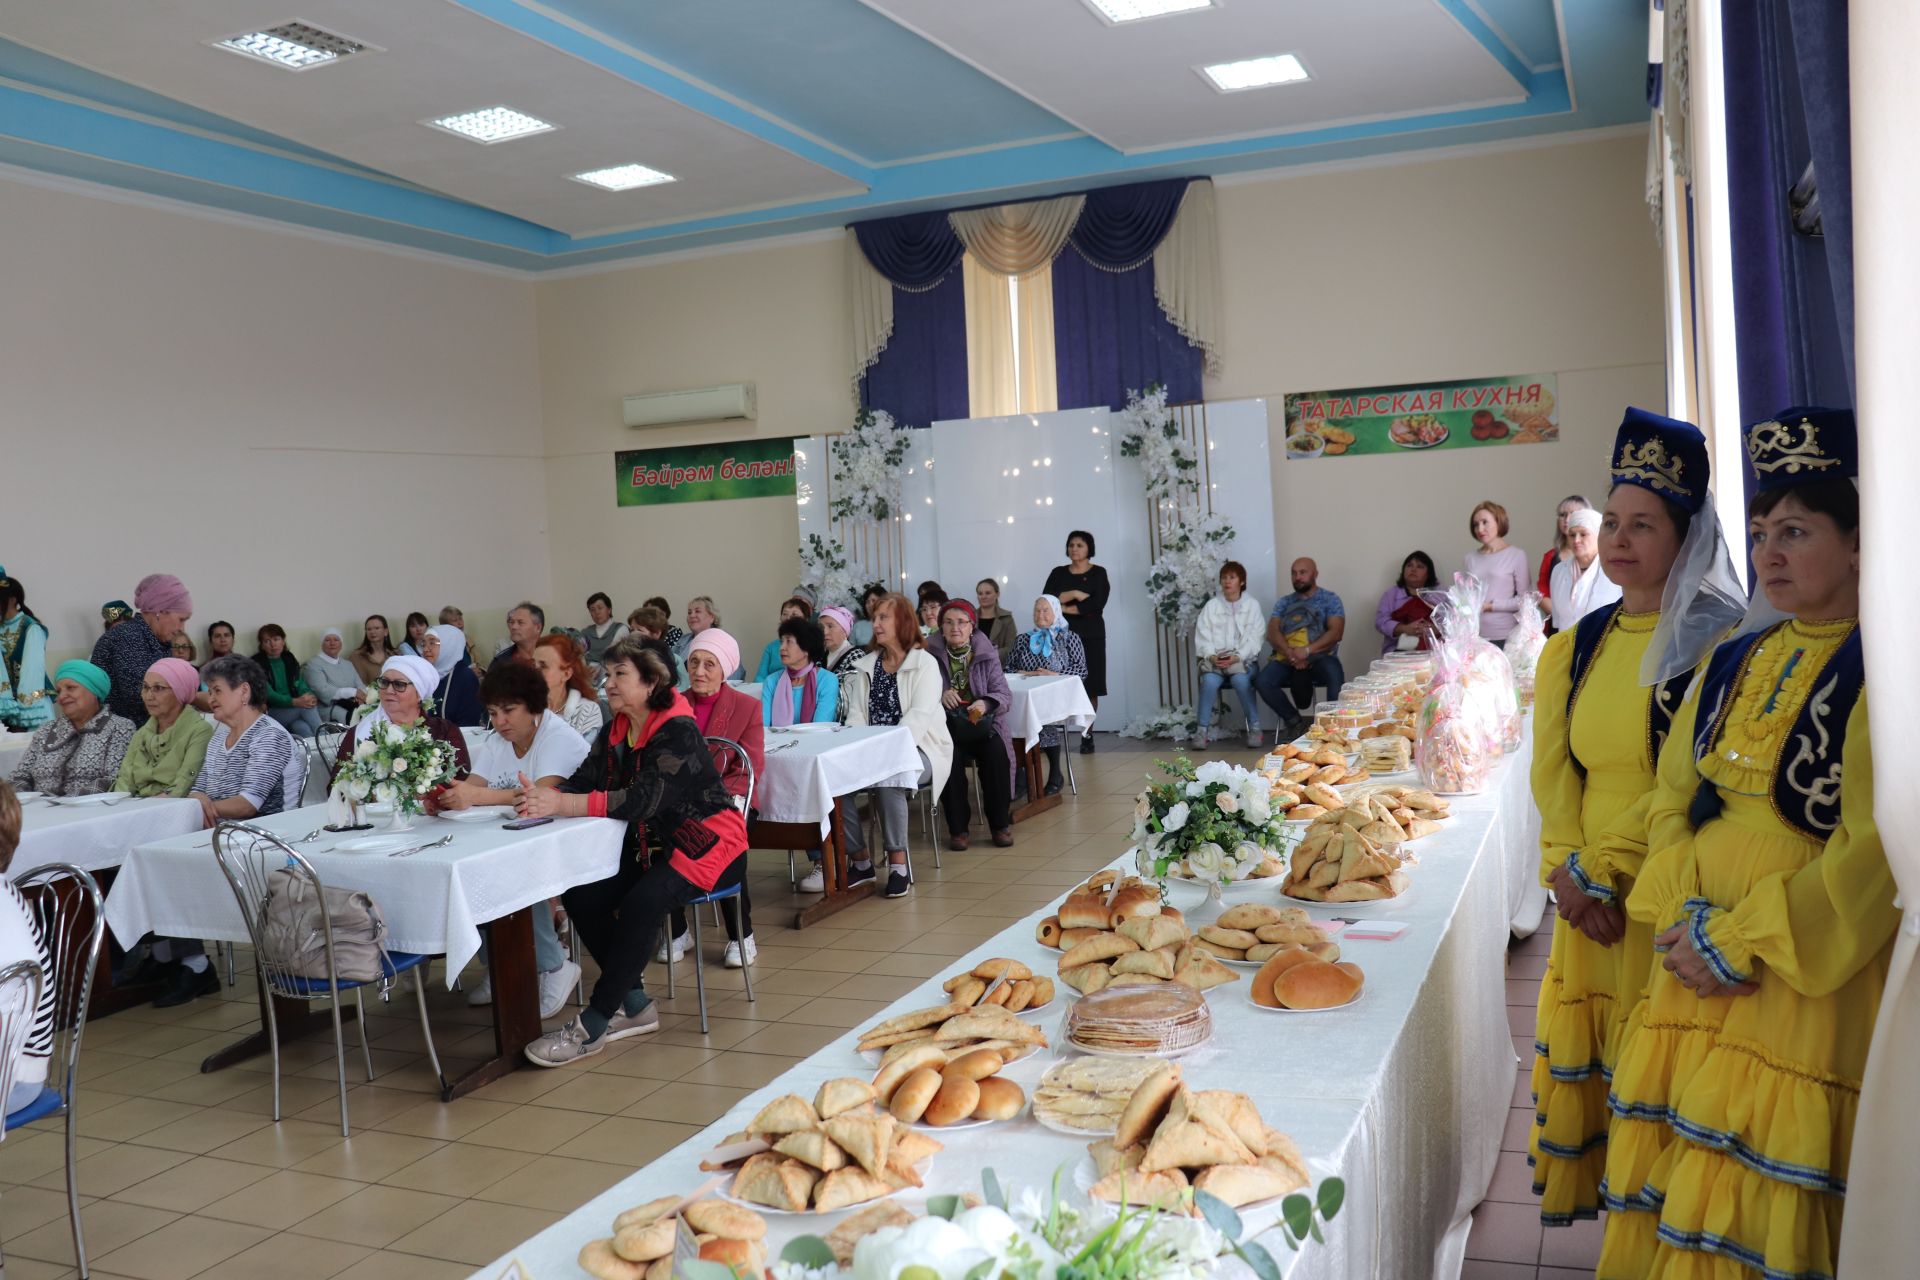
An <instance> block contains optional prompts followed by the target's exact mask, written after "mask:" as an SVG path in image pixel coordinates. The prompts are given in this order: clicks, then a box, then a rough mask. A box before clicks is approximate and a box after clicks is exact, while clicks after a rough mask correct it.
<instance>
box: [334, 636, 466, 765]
mask: <svg viewBox="0 0 1920 1280" xmlns="http://www.w3.org/2000/svg"><path fill="white" fill-rule="evenodd" d="M435 675H436V673H435V671H434V668H433V664H432V663H431V662H428V661H427V660H426V659H425V658H409V657H407V656H406V655H405V654H400V655H398V656H397V657H392V658H388V659H387V661H386V665H385V666H383V667H381V668H380V678H379V679H378V680H376V681H375V682H374V687H375V688H377V689H378V690H379V692H380V705H379V706H377V707H375V708H374V709H373V710H371V711H369V712H367V713H366V714H365V715H363V716H361V717H360V718H359V719H358V720H356V721H355V722H354V725H353V732H352V733H348V734H342V735H341V737H340V751H339V754H338V756H337V758H336V764H345V763H346V762H347V759H348V758H349V757H350V756H352V755H353V749H354V747H355V746H357V745H359V744H360V743H361V742H364V741H365V740H366V737H367V735H368V734H370V733H372V732H373V730H374V726H375V725H377V724H379V723H380V722H381V721H383V720H390V721H392V722H393V723H394V724H397V725H399V726H400V727H401V728H403V729H405V728H410V727H411V726H413V725H416V724H419V725H425V726H426V730H427V732H428V733H430V734H432V735H433V736H434V737H435V738H437V739H439V740H440V741H441V742H444V743H446V744H447V745H448V746H450V747H452V748H453V755H454V760H455V763H456V764H457V765H458V767H459V776H460V777H463V778H464V777H466V776H467V774H469V773H471V772H472V771H473V761H472V760H471V759H469V758H468V756H467V739H466V735H464V734H462V733H461V732H460V730H459V729H458V728H457V727H456V726H455V725H454V724H453V722H452V721H450V720H448V719H446V718H445V717H443V716H438V715H434V714H431V713H430V712H429V711H428V710H427V706H426V700H427V699H429V698H431V697H432V696H433V695H432V694H431V693H429V692H425V691H426V690H430V689H432V688H433V687H434V678H435Z"/></svg>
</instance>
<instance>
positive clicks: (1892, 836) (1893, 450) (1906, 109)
mask: <svg viewBox="0 0 1920 1280" xmlns="http://www.w3.org/2000/svg"><path fill="white" fill-rule="evenodd" d="M1847 28H1848V33H1847V39H1848V45H1849V54H1848V57H1849V61H1850V63H1851V66H1850V71H1849V76H1850V81H1851V94H1852V108H1853V124H1852V129H1853V155H1854V164H1853V262H1854V271H1853V282H1854V283H1853V287H1854V298H1853V316H1854V321H1853V331H1854V352H1855V365H1854V379H1855V384H1856V386H1855V406H1856V413H1857V415H1858V417H1859V422H1860V450H1861V458H1860V545H1861V557H1860V614H1861V618H1860V622H1861V631H1862V633H1863V634H1864V635H1865V636H1866V642H1867V651H1866V659H1867V696H1868V698H1869V700H1870V706H1871V708H1872V712H1873V754H1874V758H1875V759H1877V760H1881V761H1884V762H1886V764H1884V765H1883V770H1884V775H1883V776H1880V777H1878V778H1876V779H1875V781H1876V782H1877V783H1878V784H1879V785H1877V786H1875V788H1874V818H1875V820H1876V821H1877V823H1878V824H1879V827H1880V838H1881V840H1883V841H1884V842H1885V844H1886V851H1887V862H1888V863H1889V864H1890V865H1891V866H1892V868H1893V875H1894V880H1895V882H1896V883H1897V884H1898V885H1899V888H1900V902H1901V904H1902V905H1903V906H1904V907H1905V908H1906V917H1905V920H1904V922H1903V924H1902V926H1901V928H1900V931H1899V933H1897V934H1896V935H1895V936H1894V944H1893V964H1892V967H1891V969H1890V970H1889V972H1888V974H1887V986H1886V993H1885V995H1883V996H1882V998H1881V1001H1880V1015H1879V1018H1878V1020H1877V1021H1876V1022H1875V1024H1874V1028H1873V1052H1872V1055H1871V1056H1870V1057H1869V1058H1868V1059H1867V1074H1866V1079H1865V1081H1864V1082H1863V1084H1862V1087H1861V1090H1860V1109H1859V1120H1858V1122H1857V1123H1856V1124H1855V1126H1854V1131H1853V1160H1852V1164H1851V1165H1850V1166H1849V1168H1848V1170H1847V1210H1846V1217H1845V1219H1844V1221H1843V1223H1842V1226H1841V1232H1840V1266H1839V1274H1840V1276H1841V1277H1842V1278H1843V1280H1853V1278H1854V1277H1862V1278H1872V1280H1878V1277H1881V1276H1903V1275H1912V1274H1913V1272H1914V1266H1915V1263H1914V1259H1916V1258H1920V1214H1915V1213H1914V1211H1913V1185H1912V1184H1913V1170H1914V1152H1915V1151H1916V1150H1920V1110H1916V1108H1915V1107H1914V1105H1913V1098H1914V1089H1913V1078H1914V1069H1915V1066H1916V1064H1920V792H1916V791H1915V789H1914V788H1913V787H1912V786H1910V785H1907V779H1906V777H1905V776H1904V775H1905V773H1906V770H1907V766H1908V765H1909V764H1911V762H1913V761H1914V760H1920V721H1917V720H1916V719H1915V718H1914V717H1913V715H1912V714H1911V708H1912V707H1914V706H1915V705H1916V704H1917V703H1920V672H1916V671H1914V670H1913V669H1912V668H1911V666H1910V665H1909V663H1908V659H1907V657H1906V655H1907V653H1908V651H1909V648H1910V645H1909V643H1908V642H1909V641H1910V639H1911V637H1912V636H1913V635H1914V633H1915V631H1916V629H1920V607H1916V606H1915V604H1914V599H1913V593H1912V586H1911V573H1910V572H1909V571H1908V569H1907V568H1906V567H1905V565H1904V563H1903V561H1904V558H1905V555H1904V548H1905V547H1906V546H1907V544H1909V543H1910V542H1911V540H1912V539H1911V535H1910V533H1909V532H1908V529H1907V525H1908V524H1909V520H1908V516H1907V512H1908V510H1909V508H1910V507H1911V506H1912V503H1913V477H1914V476H1915V475H1916V474H1920V445H1916V442H1915V440H1914V438H1913V436H1912V434H1911V431H1910V428H1909V427H1908V425H1907V423H1908V420H1909V419H1910V417H1911V412H1912V411H1911V404H1910V402H1911V400H1912V387H1911V383H1912V368H1913V351H1914V349H1915V348H1916V346H1920V321H1917V320H1916V317H1915V314H1914V309H1913V299H1914V297H1915V296H1916V294H1920V244H1917V243H1916V241H1915V238H1914V223H1913V210H1914V209H1915V208H1916V207H1920V171H1916V169H1915V168H1914V166H1913V165H1912V164H1911V163H1910V162H1908V161H1905V160H1902V159H1901V157H1902V156H1910V155H1911V154H1912V150H1913V105H1912V104H1913V97H1912V87H1911V82H1912V74H1913V68H1912V62H1913V55H1914V52H1915V51H1916V50H1920V6H1916V5H1914V3H1913V0H1852V3H1851V5H1850V6H1849V8H1848V10H1847Z"/></svg>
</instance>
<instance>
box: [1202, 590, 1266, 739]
mask: <svg viewBox="0 0 1920 1280" xmlns="http://www.w3.org/2000/svg"><path fill="white" fill-rule="evenodd" d="M1246 591H1247V570H1246V567H1245V566H1244V565H1242V564H1241V563H1240V562H1239V561H1238V560H1229V561H1227V562H1226V563H1225V564H1223V565H1221V566H1220V594H1219V595H1217V596H1215V597H1214V598H1213V599H1211V600H1209V601H1207V603H1206V604H1205V605H1204V606H1202V607H1201V610H1200V618H1199V621H1197V622H1196V623H1194V627H1193V652H1194V656H1195V658H1196V659H1197V660H1198V661H1199V663H1200V697H1199V699H1198V702H1197V705H1196V706H1195V708H1194V709H1195V711H1196V712H1197V713H1198V715H1199V717H1200V735H1199V738H1198V742H1199V745H1201V746H1203V747H1204V746H1205V745H1207V743H1208V742H1209V741H1211V740H1213V739H1214V738H1215V737H1216V736H1217V735H1216V734H1214V732H1213V706H1214V703H1215V702H1216V701H1218V699H1219V697H1220V686H1222V685H1224V684H1231V685H1232V686H1233V691H1234V693H1236V694H1237V695H1239V698H1240V708H1241V710H1242V711H1243V712H1244V713H1245V714H1246V718H1247V745H1248V746H1249V747H1258V746H1259V745H1260V705H1259V704H1258V703H1257V702H1255V701H1254V698H1253V671H1254V664H1255V661H1256V660H1257V659H1258V658H1259V656H1260V650H1261V648H1262V647H1263V646H1264V645H1265V644H1266V614H1265V612H1263V611H1262V610H1261V608H1260V602H1259V601H1258V600H1255V599H1254V598H1253V597H1252V596H1250V595H1248V594H1247V593H1246Z"/></svg>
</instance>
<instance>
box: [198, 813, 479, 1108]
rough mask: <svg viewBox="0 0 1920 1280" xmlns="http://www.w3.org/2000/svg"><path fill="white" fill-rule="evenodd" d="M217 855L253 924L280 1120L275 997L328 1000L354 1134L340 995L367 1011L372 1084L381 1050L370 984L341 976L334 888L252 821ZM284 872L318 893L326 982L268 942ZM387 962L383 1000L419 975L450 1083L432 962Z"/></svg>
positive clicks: (228, 832)
mask: <svg viewBox="0 0 1920 1280" xmlns="http://www.w3.org/2000/svg"><path fill="white" fill-rule="evenodd" d="M213 856H214V859H215V861H217V862H218V863H219V864H220V870H221V871H222V872H223V873H224V874H225V875H226V877H227V886H228V887H229V888H231V889H232V890H233V897H234V901H235V902H237V903H238V904H239V906H240V914H241V916H242V917H243V918H244V919H245V920H246V922H247V935H248V936H249V937H250V938H252V939H253V966H254V973H255V975H256V977H257V978H258V980H259V983H260V992H261V995H262V997H263V999H262V1001H261V1003H262V1006H263V1007H264V1008H265V1010H266V1021H267V1043H268V1046H269V1047H270V1048H271V1050H272V1052H273V1118H274V1119H275V1120H276V1121H278V1120H279V1119H280V1027H279V1023H278V1020H277V1018H276V1016H275V1014H274V1002H273V999H272V997H274V996H284V997H286V998H288V999H290V1000H305V1001H308V1002H310V1003H311V1002H312V1001H315V1000H325V1001H327V1002H328V1007H329V1008H330V1009H331V1010H332V1013H333V1058H334V1064H335V1066H336V1067H337V1069H338V1076H339V1081H340V1134H341V1136H342V1137H350V1136H352V1134H351V1130H350V1129H349V1128H348V1124H347V1049H346V1041H345V1039H344V1037H343V1036H342V1034H341V1030H340V998H339V997H340V995H341V994H342V993H344V992H347V991H351V992H353V1000H354V1006H355V1008H356V1009H357V1010H358V1011H359V1017H358V1022H359V1024H360V1052H361V1054H362V1055H363V1056H364V1057H365V1058H366V1063H367V1079H368V1080H372V1079H373V1047H372V1046H371V1045H370V1044H368V1042H367V1006H366V1002H365V1000H364V999H362V997H361V991H362V990H363V989H364V988H365V987H366V986H367V985H368V984H367V983H366V982H363V981H357V980H355V979H352V978H341V977H340V976H339V968H338V966H337V965H336V963H335V961H334V956H333V919H332V916H331V915H330V914H329V913H328V911H327V900H326V887H325V886H324V885H323V884H322V883H321V881H320V876H319V873H318V872H316V871H315V870H314V869H313V865H312V864H311V863H309V862H308V861H307V860H306V859H305V858H303V857H301V856H300V854H299V853H297V852H295V851H294V850H293V848H291V847H290V846H289V845H287V844H286V843H285V842H284V841H282V840H281V839H280V838H279V837H277V836H275V835H273V834H272V833H271V832H268V831H263V830H261V829H260V828H259V827H255V826H250V825H248V824H247V823H244V822H223V823H221V824H220V825H219V826H217V827H215V828H214V829H213ZM282 871H284V872H286V873H288V874H289V875H291V876H293V877H295V878H297V879H299V880H301V881H304V882H306V883H307V884H308V885H310V886H311V888H312V891H313V898H314V900H315V902H316V903H317V904H318V907H319V912H320V931H321V937H322V939H323V941H324V942H325V949H326V957H327V972H326V976H325V977H322V978H310V977H307V976H306V975H304V974H299V973H295V972H293V970H291V969H289V968H287V967H286V964H285V963H284V962H283V961H282V960H281V959H279V958H277V957H275V956H274V955H273V954H272V953H271V952H270V950H269V949H268V947H267V945H266V937H265V923H266V919H265V917H266V909H267V899H268V898H269V897H271V896H272V894H273V891H274V888H275V885H274V877H275V876H276V875H277V874H279V873H280V872H282ZM381 960H382V964H381V968H382V970H383V973H382V976H381V978H380V979H379V980H378V981H379V983H380V998H381V999H382V1000H384V999H386V998H387V993H388V991H389V990H390V989H391V987H392V985H393V983H394V982H395V981H396V980H397V979H398V978H399V975H401V974H402V973H405V972H407V971H408V970H409V969H411V970H412V971H413V993H414V998H415V1000H416V1001H417V1002H418V1004H419V1006H420V1034H421V1036H422V1038H424V1039H425V1040H426V1042H427V1060H428V1061H429V1062H431V1063H432V1064H433V1072H434V1075H436V1076H438V1077H439V1078H440V1080H441V1082H442V1083H443V1084H444V1083H445V1081H446V1073H445V1072H443V1071H441V1069H440V1055H439V1054H438V1053H437V1052H436V1051H435V1050H434V1047H433V1027H432V1024H430V1023H429V1022H428V1020H427V976H426V975H427V969H428V967H429V965H430V964H431V961H432V957H431V956H425V955H421V954H419V953H417V952H412V951H385V950H383V951H382V952H381Z"/></svg>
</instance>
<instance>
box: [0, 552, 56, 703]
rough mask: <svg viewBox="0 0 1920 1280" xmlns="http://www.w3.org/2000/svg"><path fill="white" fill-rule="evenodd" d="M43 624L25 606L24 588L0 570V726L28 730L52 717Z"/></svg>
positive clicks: (44, 627)
mask: <svg viewBox="0 0 1920 1280" xmlns="http://www.w3.org/2000/svg"><path fill="white" fill-rule="evenodd" d="M52 692H53V688H52V686H51V685H49V684H48V683H47V627H46V624H45V623H43V622H41V621H40V619H38V618H36V617H34V616H33V610H31V609H29V608H27V589H26V588H25V587H23V586H21V585H20V580H19V579H18V578H10V577H8V576H7V571H6V570H5V569H0V725H4V726H5V727H6V728H9V729H12V730H14V731H15V732H16V733H30V732H32V731H33V730H35V729H38V728H39V727H40V726H41V725H43V724H45V723H46V722H47V721H49V720H51V719H53V699H52V698H50V697H48V696H47V695H48V694H50V693H52Z"/></svg>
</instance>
